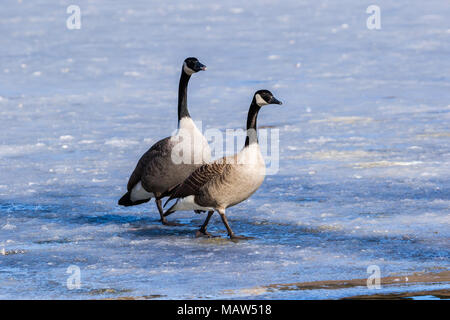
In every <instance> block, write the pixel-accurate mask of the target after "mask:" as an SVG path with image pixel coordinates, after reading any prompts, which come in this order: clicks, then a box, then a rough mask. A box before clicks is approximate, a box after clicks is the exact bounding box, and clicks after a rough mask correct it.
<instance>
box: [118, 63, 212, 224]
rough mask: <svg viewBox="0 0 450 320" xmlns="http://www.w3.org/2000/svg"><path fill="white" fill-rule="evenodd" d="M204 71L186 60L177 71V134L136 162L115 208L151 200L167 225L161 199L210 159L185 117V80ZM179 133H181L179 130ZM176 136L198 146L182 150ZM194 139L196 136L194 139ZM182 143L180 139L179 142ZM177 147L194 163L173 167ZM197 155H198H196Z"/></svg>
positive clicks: (198, 133) (207, 150)
mask: <svg viewBox="0 0 450 320" xmlns="http://www.w3.org/2000/svg"><path fill="white" fill-rule="evenodd" d="M202 70H206V66H205V65H203V64H202V63H201V62H200V61H198V59H197V58H194V57H190V58H187V59H185V60H184V62H183V66H182V69H181V76H180V83H179V87H178V129H179V130H178V132H177V133H176V134H175V135H174V136H171V137H167V138H165V139H162V140H160V141H158V142H156V143H155V144H154V145H153V146H152V147H151V148H150V149H149V150H148V151H147V152H146V153H145V154H144V155H143V156H142V157H141V158H140V160H139V161H138V163H137V165H136V168H135V169H134V171H133V173H132V174H131V176H130V179H129V181H128V185H127V190H128V191H127V193H126V194H125V195H123V196H122V198H121V199H120V200H119V202H118V204H119V205H122V206H134V205H138V204H141V203H145V202H148V201H149V200H150V199H151V198H153V197H154V198H155V199H156V205H157V207H158V211H159V214H160V217H161V222H162V223H163V224H166V225H173V224H174V223H169V222H168V221H167V219H166V218H165V217H164V216H163V213H164V212H163V209H162V205H161V197H162V196H163V195H164V194H165V193H166V192H167V190H170V189H171V188H173V187H174V186H176V185H177V184H179V183H181V182H183V180H184V179H185V178H187V177H188V176H189V175H190V174H191V173H192V172H193V171H194V170H195V169H196V168H198V167H199V166H201V165H202V164H203V163H207V162H209V160H210V157H211V151H210V150H209V146H208V143H207V141H206V139H205V138H204V137H203V135H202V134H201V132H200V131H199V130H198V129H197V127H196V126H195V123H194V121H193V120H192V119H191V116H190V115H189V111H188V107H187V87H188V83H189V79H190V78H191V76H192V75H193V74H194V73H197V72H199V71H202ZM180 129H183V130H180ZM180 132H184V133H186V132H187V134H191V135H194V137H193V140H195V141H200V142H199V143H200V146H199V147H196V148H194V149H193V148H192V146H191V145H188V146H184V144H183V143H182V142H180V141H179V140H180V139H177V138H179V137H178V135H179V134H180ZM195 135H196V136H195ZM181 140H182V139H181ZM175 147H177V148H178V149H179V150H181V151H186V150H185V149H186V148H187V147H188V148H189V151H191V152H193V153H195V155H194V158H193V159H196V160H200V161H198V163H196V162H193V163H183V164H178V163H174V162H173V161H172V160H173V159H172V151H173V149H174V148H175ZM197 153H198V155H197Z"/></svg>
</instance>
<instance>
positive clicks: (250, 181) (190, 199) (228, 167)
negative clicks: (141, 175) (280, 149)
mask: <svg viewBox="0 0 450 320" xmlns="http://www.w3.org/2000/svg"><path fill="white" fill-rule="evenodd" d="M268 104H281V102H280V101H278V100H277V99H276V98H275V97H274V96H273V95H272V93H271V92H270V91H268V90H259V91H257V92H256V93H255V95H254V97H253V100H252V103H251V105H250V109H249V111H248V117H247V138H246V140H245V146H244V148H243V149H242V150H241V151H240V152H239V153H237V154H235V155H233V156H228V157H223V158H221V159H218V160H216V161H214V162H212V163H210V164H205V165H203V166H201V167H200V168H198V169H197V170H195V171H194V172H193V173H192V174H191V175H190V176H189V178H187V179H186V180H185V181H184V182H183V183H182V184H180V185H179V186H178V187H176V188H174V190H173V191H172V192H171V196H170V198H169V199H168V200H167V202H168V201H170V200H171V199H174V198H178V200H177V202H176V203H175V204H174V205H173V206H172V207H170V209H168V210H167V212H166V213H165V214H164V216H168V215H169V214H171V213H173V212H175V211H183V210H206V211H208V216H207V218H206V220H205V222H204V224H203V225H202V226H201V228H200V230H199V231H198V232H197V236H202V235H204V236H211V235H210V234H209V233H208V232H207V231H206V227H207V225H208V222H209V220H210V219H211V216H212V215H213V213H214V210H216V211H217V212H218V213H219V214H220V217H221V218H222V222H223V224H224V225H225V227H226V228H227V231H228V235H229V237H230V238H232V239H236V238H237V239H246V237H242V236H236V235H235V234H234V233H233V231H232V230H231V228H230V225H229V224H228V221H227V217H226V215H225V210H226V209H227V208H229V207H231V206H234V205H236V204H238V203H240V202H242V201H244V200H246V199H248V198H249V197H250V196H251V195H252V194H253V193H254V192H255V191H256V190H257V189H258V188H259V187H260V186H261V184H262V182H263V181H264V177H265V172H266V168H265V164H264V159H263V157H262V155H261V150H260V148H259V144H258V136H257V132H256V119H257V117H258V112H259V110H260V109H261V107H262V106H264V105H268ZM167 202H166V204H167Z"/></svg>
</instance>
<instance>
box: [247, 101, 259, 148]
mask: <svg viewBox="0 0 450 320" xmlns="http://www.w3.org/2000/svg"><path fill="white" fill-rule="evenodd" d="M259 109H261V107H260V106H258V105H257V104H256V101H255V98H253V100H252V104H251V105H250V109H248V116H247V138H246V139H245V146H246V147H247V146H249V145H250V144H252V143H258V134H257V132H256V119H257V118H258V112H259Z"/></svg>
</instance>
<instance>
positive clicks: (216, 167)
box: [164, 161, 229, 205]
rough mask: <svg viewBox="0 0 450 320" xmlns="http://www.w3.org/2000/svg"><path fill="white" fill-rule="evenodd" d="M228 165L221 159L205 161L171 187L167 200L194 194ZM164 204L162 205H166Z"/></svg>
mask: <svg viewBox="0 0 450 320" xmlns="http://www.w3.org/2000/svg"><path fill="white" fill-rule="evenodd" d="M227 166H229V164H227V163H225V162H224V163H222V162H221V161H217V162H213V163H207V164H204V165H202V166H201V167H199V168H198V169H197V170H195V171H194V172H193V173H192V174H191V175H190V176H189V177H188V178H187V179H186V180H184V181H183V183H181V184H179V185H178V187H176V188H175V189H173V191H172V192H171V195H170V197H169V199H168V200H167V201H166V204H167V202H169V201H170V200H172V199H175V198H184V197H187V196H190V195H196V194H198V192H199V191H200V189H201V188H202V187H203V186H204V185H205V184H206V183H207V182H209V181H211V180H212V179H214V178H216V177H218V176H220V175H221V174H222V173H223V172H224V170H225V169H226V168H227ZM166 204H164V205H166Z"/></svg>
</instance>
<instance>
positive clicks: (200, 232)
mask: <svg viewBox="0 0 450 320" xmlns="http://www.w3.org/2000/svg"><path fill="white" fill-rule="evenodd" d="M213 214H214V211H208V216H207V217H206V219H205V222H203V225H202V226H201V227H200V229H199V230H197V233H196V234H195V237H196V238H199V237H204V236H206V237H214V236H213V235H212V234H210V233H209V232H208V231H206V227H207V226H208V223H209V220H210V219H211V217H212V215H213Z"/></svg>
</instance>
